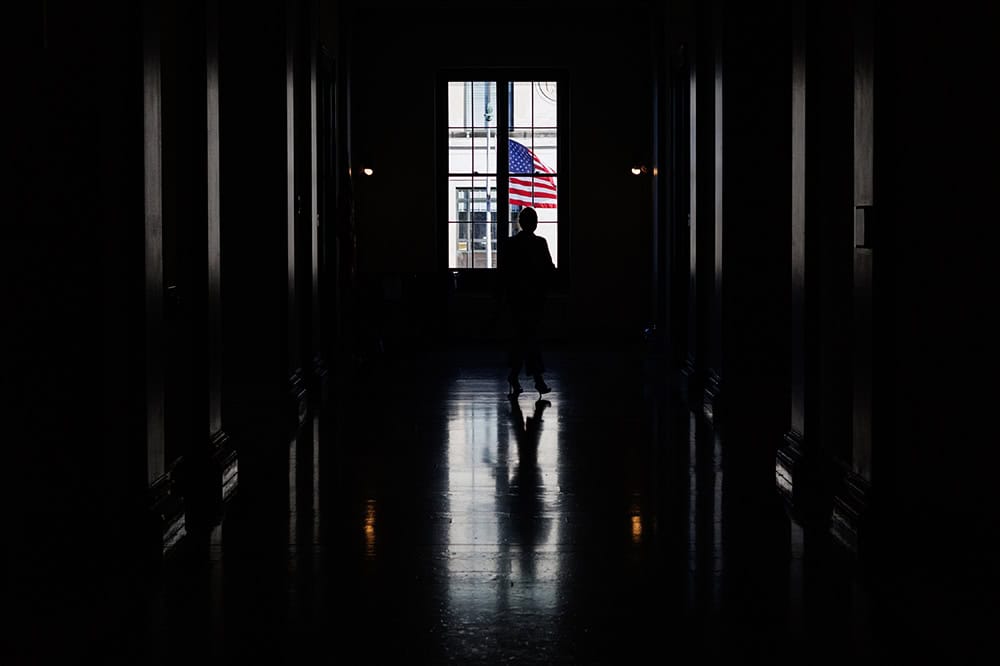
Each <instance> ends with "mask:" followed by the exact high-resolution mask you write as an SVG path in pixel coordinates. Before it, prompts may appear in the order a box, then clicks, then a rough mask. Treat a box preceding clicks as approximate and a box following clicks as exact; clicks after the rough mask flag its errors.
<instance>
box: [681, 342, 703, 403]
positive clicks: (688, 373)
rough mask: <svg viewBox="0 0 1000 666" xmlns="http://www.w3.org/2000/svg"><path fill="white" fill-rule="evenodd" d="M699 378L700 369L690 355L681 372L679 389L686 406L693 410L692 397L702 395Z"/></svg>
mask: <svg viewBox="0 0 1000 666" xmlns="http://www.w3.org/2000/svg"><path fill="white" fill-rule="evenodd" d="M699 379H700V378H699V377H698V367H697V366H696V365H695V358H694V356H691V355H690V354H688V355H687V358H686V359H685V360H684V364H683V365H682V366H681V370H680V382H679V388H680V392H681V398H682V399H683V400H684V404H685V405H687V406H688V408H689V409H690V408H691V403H692V400H691V396H695V395H701V382H700V380H699Z"/></svg>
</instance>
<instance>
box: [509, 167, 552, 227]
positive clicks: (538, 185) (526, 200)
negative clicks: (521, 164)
mask: <svg viewBox="0 0 1000 666" xmlns="http://www.w3.org/2000/svg"><path fill="white" fill-rule="evenodd" d="M557 181H558V178H556V177H554V176H552V177H549V176H537V177H531V176H511V178H510V204H511V211H514V210H515V208H514V206H517V210H520V207H521V206H531V207H533V208H535V209H536V210H537V211H538V220H539V221H548V222H554V221H555V220H556V217H557V215H556V211H557V210H558V207H559V193H558V190H557ZM549 213H551V215H550V214H549ZM510 219H512V220H513V219H515V218H514V217H511V218H510Z"/></svg>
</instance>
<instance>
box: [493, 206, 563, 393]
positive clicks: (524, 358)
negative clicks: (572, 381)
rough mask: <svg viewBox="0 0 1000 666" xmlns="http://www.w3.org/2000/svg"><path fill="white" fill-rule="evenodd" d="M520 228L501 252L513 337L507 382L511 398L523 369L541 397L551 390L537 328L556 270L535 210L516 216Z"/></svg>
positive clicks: (516, 390)
mask: <svg viewBox="0 0 1000 666" xmlns="http://www.w3.org/2000/svg"><path fill="white" fill-rule="evenodd" d="M517 223H518V226H519V227H520V228H521V231H519V232H518V233H517V234H515V235H514V236H512V237H510V238H509V239H507V242H506V243H505V244H504V246H503V248H502V251H501V253H500V257H499V259H500V274H501V276H502V279H503V284H504V292H505V295H506V299H507V304H508V307H509V308H510V315H511V325H512V329H513V331H512V334H511V340H510V347H509V352H508V353H509V356H508V367H509V368H510V372H509V373H508V374H507V381H508V383H509V384H510V395H512V396H517V395H518V394H519V393H520V392H521V384H520V382H519V380H518V376H519V375H520V374H521V368H522V367H524V369H525V372H526V373H527V374H528V375H530V376H531V377H533V378H534V380H535V389H537V390H538V393H539V395H541V394H544V393H548V392H549V391H550V390H552V389H550V388H549V387H548V385H547V384H546V383H545V379H544V378H543V377H542V374H543V373H544V372H545V365H544V363H543V362H542V351H541V345H540V344H539V340H538V329H539V326H540V325H541V321H542V314H543V313H544V311H545V294H546V289H547V287H548V282H549V277H550V276H551V275H552V272H553V271H554V270H555V266H554V265H553V263H552V255H551V254H550V253H549V244H548V243H547V242H546V240H545V239H544V238H542V237H541V236H536V235H535V229H536V228H537V227H538V213H536V212H535V209H534V208H524V209H522V210H521V212H520V213H519V214H518V216H517Z"/></svg>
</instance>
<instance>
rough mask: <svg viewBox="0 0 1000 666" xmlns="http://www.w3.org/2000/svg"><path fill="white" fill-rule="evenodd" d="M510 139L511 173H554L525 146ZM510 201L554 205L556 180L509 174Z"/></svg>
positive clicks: (541, 206) (539, 206)
mask: <svg viewBox="0 0 1000 666" xmlns="http://www.w3.org/2000/svg"><path fill="white" fill-rule="evenodd" d="M509 141H510V173H511V174H539V173H542V174H554V173H555V171H553V170H552V169H550V168H548V167H547V166H545V164H543V163H542V161H541V160H540V159H538V156H537V155H535V153H533V152H532V151H531V150H529V149H528V148H527V147H526V146H524V145H522V144H520V143H518V142H517V141H514V140H513V139H509ZM510 202H511V203H512V204H517V205H518V206H532V207H534V208H555V207H556V181H555V178H553V177H552V176H537V175H536V176H529V175H523V176H513V175H512V176H511V177H510Z"/></svg>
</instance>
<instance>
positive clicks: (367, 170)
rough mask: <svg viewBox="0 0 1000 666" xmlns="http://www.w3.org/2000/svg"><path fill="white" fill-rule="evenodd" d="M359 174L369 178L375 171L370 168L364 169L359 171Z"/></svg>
mask: <svg viewBox="0 0 1000 666" xmlns="http://www.w3.org/2000/svg"><path fill="white" fill-rule="evenodd" d="M361 173H363V174H365V175H366V176H371V175H373V174H374V173H375V170H374V169H372V168H371V167H365V168H363V169H362V170H361Z"/></svg>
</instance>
